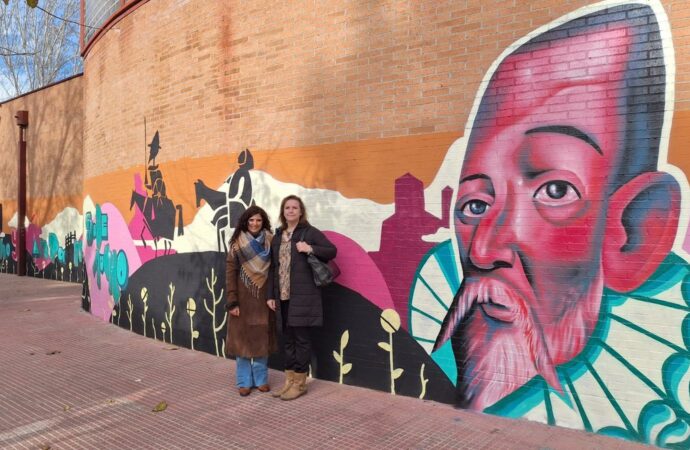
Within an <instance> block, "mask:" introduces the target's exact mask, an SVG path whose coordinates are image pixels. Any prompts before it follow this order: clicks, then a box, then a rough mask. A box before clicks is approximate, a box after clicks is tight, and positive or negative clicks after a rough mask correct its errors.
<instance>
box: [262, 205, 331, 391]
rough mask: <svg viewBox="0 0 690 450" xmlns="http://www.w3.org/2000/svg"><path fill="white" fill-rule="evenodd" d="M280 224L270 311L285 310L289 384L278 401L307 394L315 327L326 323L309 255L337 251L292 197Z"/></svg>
mask: <svg viewBox="0 0 690 450" xmlns="http://www.w3.org/2000/svg"><path fill="white" fill-rule="evenodd" d="M280 223H281V226H280V227H279V228H278V229H277V230H276V235H275V237H274V238H273V242H272V244H271V247H272V248H271V258H272V263H271V274H270V275H269V280H268V300H267V301H266V303H267V304H268V307H269V308H271V309H273V310H274V311H275V310H276V308H278V307H279V308H280V312H281V315H282V325H283V335H284V338H285V344H284V348H283V350H284V353H285V384H284V385H283V387H282V388H281V389H280V390H278V391H276V392H274V393H273V396H274V397H280V398H281V399H283V400H292V399H295V398H297V397H299V396H300V395H303V394H305V393H306V392H307V387H306V381H307V372H308V371H309V362H310V361H311V338H310V336H309V328H310V327H320V326H321V325H323V306H322V304H321V288H320V287H318V286H316V284H314V276H313V274H312V271H311V266H310V265H309V263H308V262H307V256H309V255H310V254H314V255H315V256H316V257H317V258H319V259H320V260H321V261H324V262H327V261H329V260H331V259H333V258H335V255H336V253H337V249H336V248H335V246H334V245H333V244H332V243H331V241H329V240H328V239H327V238H326V236H324V234H323V233H322V232H321V231H319V230H318V229H316V228H315V227H313V226H311V225H310V224H309V222H308V221H307V211H306V209H305V208H304V203H303V202H302V199H300V198H299V197H297V196H296V195H288V196H287V197H285V198H284V199H283V201H282V202H281V203H280Z"/></svg>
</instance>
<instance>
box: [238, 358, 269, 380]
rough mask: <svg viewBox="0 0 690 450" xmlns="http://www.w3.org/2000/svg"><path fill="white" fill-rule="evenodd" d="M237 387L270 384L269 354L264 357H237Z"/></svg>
mask: <svg viewBox="0 0 690 450" xmlns="http://www.w3.org/2000/svg"><path fill="white" fill-rule="evenodd" d="M235 361H236V362H237V387H238V388H252V387H259V386H261V385H264V384H268V356H264V357H262V358H242V357H241V356H238V357H236V358H235Z"/></svg>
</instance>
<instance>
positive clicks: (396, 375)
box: [393, 367, 404, 380]
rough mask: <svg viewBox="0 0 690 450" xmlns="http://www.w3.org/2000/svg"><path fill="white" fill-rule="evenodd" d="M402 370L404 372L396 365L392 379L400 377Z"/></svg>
mask: <svg viewBox="0 0 690 450" xmlns="http://www.w3.org/2000/svg"><path fill="white" fill-rule="evenodd" d="M403 372H404V369H401V368H399V367H398V368H397V369H395V370H394V371H393V379H394V380H397V379H398V378H400V375H402V374H403Z"/></svg>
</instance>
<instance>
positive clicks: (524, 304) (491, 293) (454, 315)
mask: <svg viewBox="0 0 690 450" xmlns="http://www.w3.org/2000/svg"><path fill="white" fill-rule="evenodd" d="M534 297H535V295H534V293H533V292H532V291H531V290H530V291H528V292H526V291H525V290H523V289H518V288H517V287H515V286H512V285H511V284H510V283H508V282H507V281H504V280H501V279H497V278H493V277H489V276H476V275H473V276H469V277H467V278H465V279H464V280H463V282H462V284H461V285H460V289H459V290H458V292H457V294H456V295H455V298H454V299H453V303H452V304H451V306H450V309H449V310H448V314H447V316H446V318H445V320H444V322H443V325H442V327H441V331H440V333H439V336H438V338H437V340H436V344H435V346H434V350H436V349H438V348H439V347H441V346H442V345H443V344H444V343H446V342H447V341H448V340H449V339H452V338H455V339H457V341H456V342H454V350H455V351H456V353H457V352H458V350H457V349H455V346H456V345H457V344H459V348H460V349H461V350H459V351H460V352H462V353H463V354H461V355H456V356H457V361H458V365H459V367H458V373H459V374H462V378H464V379H465V382H460V381H459V382H458V389H459V390H460V394H461V397H462V398H461V399H460V401H461V402H462V403H465V402H469V403H472V402H473V401H474V397H476V396H478V393H481V392H482V391H484V390H485V389H488V385H489V384H491V383H492V381H495V380H492V379H491V378H490V376H489V375H488V374H484V375H486V376H484V375H480V373H481V371H482V369H481V368H482V367H483V366H484V364H483V362H484V361H486V360H491V361H493V362H492V364H499V365H500V364H502V365H504V366H511V367H515V366H523V367H520V368H519V369H518V370H512V371H511V370H505V371H503V372H504V376H505V377H508V378H509V377H510V376H511V375H510V374H511V373H517V374H524V373H529V372H531V371H536V373H537V374H539V375H541V376H542V377H543V378H544V379H545V380H546V382H547V383H549V384H550V385H551V386H552V387H554V388H555V389H557V390H558V391H562V387H561V383H560V380H559V378H558V375H557V374H556V367H555V364H554V363H553V359H552V357H551V354H550V353H549V349H548V347H547V345H546V339H545V337H544V331H543V329H542V327H541V326H540V325H539V323H538V322H537V321H536V320H535V315H534V314H533V313H532V312H531V311H530V307H529V305H530V304H534V302H531V301H530V299H534ZM476 321H482V322H484V326H482V327H477V326H473V325H474V324H473V323H474V322H476ZM506 328H513V329H514V330H517V331H518V333H517V334H518V335H520V336H521V337H522V340H523V342H524V344H525V347H526V350H527V358H524V359H522V360H520V359H519V358H511V357H510V352H506V353H504V352H503V350H505V349H504V348H503V346H502V344H501V342H500V340H497V341H495V342H492V341H493V338H494V334H495V333H496V332H497V331H499V330H500V329H506ZM480 330H481V331H480ZM502 355H503V356H502ZM504 356H505V359H502V358H503V357H504ZM527 363H531V365H532V366H533V367H524V365H525V364H527ZM494 367H495V366H494ZM505 381H511V380H505ZM512 381H514V383H516V384H520V383H519V381H518V380H512ZM510 384H513V383H510Z"/></svg>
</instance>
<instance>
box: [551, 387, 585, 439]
mask: <svg viewBox="0 0 690 450" xmlns="http://www.w3.org/2000/svg"><path fill="white" fill-rule="evenodd" d="M564 389H565V394H566V395H567V396H568V399H569V400H570V404H571V405H573V406H572V407H570V406H568V404H567V403H566V402H565V401H563V399H561V397H559V396H558V395H556V394H554V393H553V392H550V391H549V398H550V399H551V408H552V410H553V416H554V419H555V420H556V425H558V426H560V427H566V428H572V429H575V430H582V429H584V428H585V424H584V423H583V422H582V417H581V416H580V412H579V411H578V409H577V406H576V405H577V404H576V403H575V400H574V399H573V397H572V395H571V394H570V391H569V390H568V387H567V386H564Z"/></svg>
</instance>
